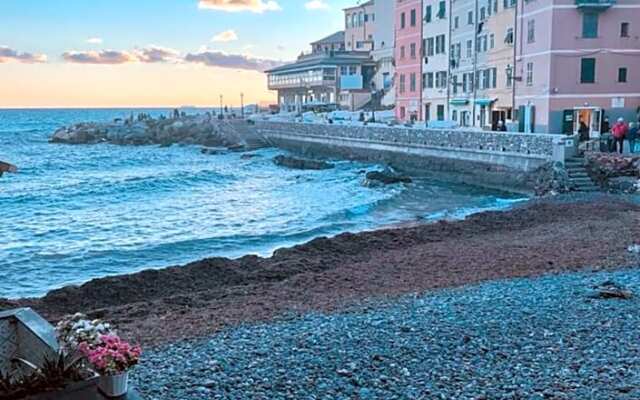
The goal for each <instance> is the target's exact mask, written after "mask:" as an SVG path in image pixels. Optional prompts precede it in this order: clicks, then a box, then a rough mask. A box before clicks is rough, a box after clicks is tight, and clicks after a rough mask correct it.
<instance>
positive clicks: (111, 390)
mask: <svg viewBox="0 0 640 400" xmlns="http://www.w3.org/2000/svg"><path fill="white" fill-rule="evenodd" d="M79 350H80V351H81V352H82V353H83V354H84V355H85V356H86V357H87V359H88V360H89V363H90V364H91V365H92V366H93V369H94V370H95V371H96V372H97V373H98V374H100V379H99V381H98V388H99V389H100V391H102V393H104V394H105V395H106V396H107V397H119V396H122V395H124V394H126V393H127V390H128V382H129V369H130V368H132V367H133V366H134V365H136V364H137V363H138V361H139V360H140V354H141V353H142V351H141V349H140V347H139V346H132V345H130V344H129V343H127V342H125V341H123V340H121V339H120V338H119V337H118V336H116V335H114V334H111V335H102V336H100V339H99V341H98V343H97V344H90V343H88V342H82V343H80V344H79Z"/></svg>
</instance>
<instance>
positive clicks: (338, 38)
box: [311, 31, 344, 45]
mask: <svg viewBox="0 0 640 400" xmlns="http://www.w3.org/2000/svg"><path fill="white" fill-rule="evenodd" d="M337 42H344V31H338V32H336V33H332V34H331V35H329V36H327V37H325V38H322V39H320V40H316V41H315V42H311V44H312V45H314V44H321V43H337Z"/></svg>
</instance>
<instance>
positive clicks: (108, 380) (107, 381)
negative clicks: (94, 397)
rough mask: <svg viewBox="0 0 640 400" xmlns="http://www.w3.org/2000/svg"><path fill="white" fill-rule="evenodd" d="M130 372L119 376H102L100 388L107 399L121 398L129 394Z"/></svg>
mask: <svg viewBox="0 0 640 400" xmlns="http://www.w3.org/2000/svg"><path fill="white" fill-rule="evenodd" d="M128 385H129V372H122V373H120V374H117V375H100V380H99V381H98V388H99V389H100V391H101V392H102V393H103V394H104V395H105V396H107V397H120V396H123V395H125V394H127V390H128Z"/></svg>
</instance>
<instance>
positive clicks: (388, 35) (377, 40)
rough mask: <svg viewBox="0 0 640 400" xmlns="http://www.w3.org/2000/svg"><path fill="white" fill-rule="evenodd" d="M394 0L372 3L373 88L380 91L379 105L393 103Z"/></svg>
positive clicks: (380, 0) (390, 104)
mask: <svg viewBox="0 0 640 400" xmlns="http://www.w3.org/2000/svg"><path fill="white" fill-rule="evenodd" d="M395 8H396V2H395V0H378V1H375V2H374V4H373V15H374V17H373V18H374V19H375V25H376V27H375V34H374V36H373V50H372V51H371V57H372V58H373V61H374V62H375V63H376V74H375V76H374V78H373V88H374V90H375V91H377V92H378V93H380V104H378V106H380V107H387V108H388V107H393V106H394V105H395V90H394V89H393V84H394V80H393V77H394V74H395V65H394V63H395V61H394V54H393V52H394V42H395V24H394V20H395Z"/></svg>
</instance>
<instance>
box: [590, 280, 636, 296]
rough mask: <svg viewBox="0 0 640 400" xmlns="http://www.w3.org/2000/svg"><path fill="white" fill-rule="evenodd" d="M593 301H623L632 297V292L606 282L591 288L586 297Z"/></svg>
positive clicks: (615, 283) (616, 284) (611, 282)
mask: <svg viewBox="0 0 640 400" xmlns="http://www.w3.org/2000/svg"><path fill="white" fill-rule="evenodd" d="M588 296H589V297H591V298H593V299H623V300H628V299H630V298H632V297H633V292H632V291H631V290H629V289H627V288H626V287H624V286H622V285H620V284H619V283H617V282H614V281H606V282H603V283H601V284H600V285H596V286H594V287H593V288H592V290H591V292H590V293H589V295H588Z"/></svg>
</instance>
